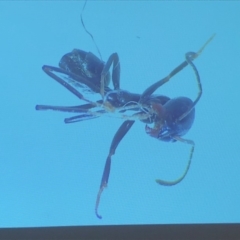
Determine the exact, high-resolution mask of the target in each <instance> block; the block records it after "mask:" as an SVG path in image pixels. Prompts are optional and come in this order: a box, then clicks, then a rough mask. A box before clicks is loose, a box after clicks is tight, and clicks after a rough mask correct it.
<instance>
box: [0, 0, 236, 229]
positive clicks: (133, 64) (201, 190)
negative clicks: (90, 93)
mask: <svg viewBox="0 0 240 240" xmlns="http://www.w3.org/2000/svg"><path fill="white" fill-rule="evenodd" d="M83 4H84V2H71V1H69V2H50V1H49V2H48V1H44V2H37V1H36V2H31V1H30V2H28V1H25V2H10V1H9V2H1V3H0V17H1V21H0V29H1V44H0V81H1V84H0V86H1V87H0V99H1V117H0V136H1V137H0V149H1V150H0V227H25V226H58V225H60V226H65V225H101V224H158V223H160V224H162V223H226V222H231V223H233V222H238V223H239V222H240V206H239V202H240V174H239V170H240V149H239V146H240V145H239V143H240V124H239V116H240V110H239V109H240V108H239V97H240V95H239V89H240V71H239V69H240V68H239V63H240V32H239V27H238V25H239V24H238V23H239V22H240V15H239V8H240V3H239V2H207V1H204V2H199V1H197V2H187V1H185V2H157V1H154V2H149V1H148V2H147V1H141V2H138V1H132V2H128V1H123V2H120V1H119V2H111V1H103V2H98V1H92V2H88V4H87V6H86V9H85V12H84V21H85V25H86V27H87V29H88V30H89V31H90V32H91V33H92V34H93V35H94V38H95V40H96V42H97V44H98V46H99V48H100V51H101V53H102V56H103V59H104V60H107V58H108V56H109V55H110V54H111V53H113V52H118V54H119V56H120V60H121V87H122V88H123V89H126V90H129V91H134V92H139V93H141V92H143V91H144V90H145V89H146V88H147V87H148V86H149V85H150V84H152V83H154V82H155V81H157V80H159V79H160V78H162V77H164V76H166V75H167V74H168V73H169V72H170V71H171V70H172V69H173V68H174V67H176V66H177V65H178V64H180V63H181V62H182V61H183V60H184V54H185V53H186V52H188V51H197V50H199V49H200V47H201V46H202V45H203V44H204V43H205V42H206V40H207V39H208V38H209V37H210V36H211V35H212V34H213V33H216V34H217V35H216V37H215V39H214V40H213V41H212V42H211V43H210V44H209V45H208V46H207V48H206V49H205V50H204V52H203V53H202V55H201V56H200V57H199V58H198V59H197V60H196V61H195V64H196V66H197V68H198V70H199V73H200V76H201V79H202V85H203V96H202V99H201V100H200V102H199V104H198V105H197V106H196V119H195V122H194V125H193V127H192V129H191V130H190V131H189V133H188V134H187V135H186V138H187V139H192V140H194V141H195V143H196V149H195V152H194V155H193V162H192V165H191V168H190V171H189V173H188V175H187V177H186V178H185V179H184V181H183V182H181V183H180V184H178V185H176V186H173V187H163V186H159V185H157V184H156V183H155V182H154V180H155V179H156V178H161V179H166V180H171V179H176V178H177V177H179V176H180V175H181V174H182V172H183V171H184V168H185V166H186V164H187V159H188V156H189V148H190V147H189V146H188V145H185V144H182V143H165V142H160V141H157V140H155V139H153V138H150V137H149V136H147V134H145V130H144V124H143V123H140V122H137V123H136V124H135V125H134V126H133V128H132V129H131V131H130V132H129V133H128V135H127V136H126V137H125V138H124V140H123V141H122V142H121V144H120V145H119V148H118V149H117V151H116V154H115V155H114V156H113V162H112V171H111V175H110V179H109V185H108V188H107V190H105V191H104V193H103V196H102V199H101V203H100V207H99V213H100V214H102V216H103V219H102V220H99V219H97V218H96V216H95V214H94V205H95V200H96V195H97V191H98V188H99V184H100V180H101V175H102V171H103V167H104V163H105V159H106V157H107V154H108V150H109V147H110V143H111V140H112V138H113V136H114V134H115V132H116V131H117V129H118V127H119V126H120V124H121V123H122V121H123V120H121V119H114V118H104V117H103V118H98V119H95V120H90V121H85V122H82V123H76V124H69V125H65V124H64V123H63V119H64V118H65V117H69V116H71V114H68V113H58V112H52V111H45V112H40V111H35V105H36V104H51V105H66V106H67V105H77V104H80V103H79V100H78V99H77V98H76V97H74V96H73V95H72V94H71V93H69V92H68V91H67V90H66V89H64V88H63V87H62V86H60V85H58V84H57V83H56V82H55V81H53V80H52V79H51V78H50V77H48V76H47V75H46V74H44V72H43V71H42V70H41V67H42V65H44V64H47V65H52V66H57V65H58V62H59V60H60V58H61V57H62V55H64V54H65V53H67V52H70V51H71V50H72V49H74V48H79V49H83V50H85V51H92V52H93V53H95V54H97V50H96V48H95V46H94V44H93V42H92V40H91V39H90V37H89V36H88V35H87V34H86V32H85V31H84V29H83V27H82V25H81V21H80V13H81V10H82V7H83ZM158 93H160V94H164V95H167V96H170V97H176V96H188V97H190V98H192V99H194V98H195V97H196V96H197V86H196V82H195V77H194V74H193V72H192V69H191V68H190V67H188V68H186V69H185V70H184V71H182V72H181V73H179V74H178V75H177V76H176V77H174V78H173V79H172V81H171V82H170V83H168V84H167V85H166V86H164V87H162V88H161V89H160V90H159V91H158Z"/></svg>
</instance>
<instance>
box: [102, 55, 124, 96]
mask: <svg viewBox="0 0 240 240" xmlns="http://www.w3.org/2000/svg"><path fill="white" fill-rule="evenodd" d="M112 64H113V68H112V82H113V86H114V90H118V89H119V88H120V62H119V57H118V54H117V53H113V54H112V55H111V56H110V57H109V58H108V60H107V62H106V64H105V66H104V68H103V70H102V73H101V87H100V94H101V95H102V98H103V97H104V87H105V86H104V85H105V81H106V79H105V78H106V76H107V75H108V71H109V69H110V67H111V65H112Z"/></svg>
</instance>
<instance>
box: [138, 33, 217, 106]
mask: <svg viewBox="0 0 240 240" xmlns="http://www.w3.org/2000/svg"><path fill="white" fill-rule="evenodd" d="M214 36H215V34H214V35H212V36H211V37H210V38H209V39H208V40H207V42H206V43H205V44H204V45H203V46H202V47H201V48H200V50H199V51H198V52H197V53H191V54H192V55H191V60H190V59H186V60H185V61H184V62H183V63H181V64H180V65H179V66H177V67H176V68H175V69H173V71H172V72H170V74H169V75H168V76H167V77H165V78H163V79H161V80H159V81H157V82H156V83H154V84H152V85H151V86H150V87H148V88H147V89H146V90H145V91H144V92H143V94H142V96H141V99H140V102H144V101H145V99H148V97H149V96H150V95H152V94H153V93H154V92H155V91H156V90H157V89H158V88H159V87H161V86H162V85H163V84H165V83H166V82H168V81H169V80H170V79H171V78H172V77H173V76H174V75H176V74H177V73H179V72H180V71H181V70H182V69H183V68H185V67H186V66H187V65H188V64H190V63H192V61H193V60H194V59H196V58H197V57H198V56H199V55H200V54H201V53H202V51H203V50H204V48H205V47H206V46H207V45H208V43H209V42H210V41H211V40H212V39H213V38H214ZM192 67H193V66H192Z"/></svg>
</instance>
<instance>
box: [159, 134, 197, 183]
mask: <svg viewBox="0 0 240 240" xmlns="http://www.w3.org/2000/svg"><path fill="white" fill-rule="evenodd" d="M173 138H174V139H175V140H177V141H179V142H183V143H187V144H190V145H192V147H191V149H190V156H189V159H188V164H187V167H186V169H185V171H184V173H183V174H182V176H181V177H179V178H178V179H176V180H174V181H165V180H161V179H156V182H157V183H158V184H160V185H163V186H173V185H176V184H178V183H179V182H181V181H182V180H183V179H184V178H185V176H186V175H187V173H188V170H189V168H190V165H191V161H192V156H193V152H194V146H195V144H194V142H193V141H192V140H188V139H183V138H181V137H179V136H176V137H173Z"/></svg>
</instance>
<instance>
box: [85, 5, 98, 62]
mask: <svg viewBox="0 0 240 240" xmlns="http://www.w3.org/2000/svg"><path fill="white" fill-rule="evenodd" d="M86 4H87V0H86V1H85V3H84V5H83V8H82V12H81V22H82V26H83V28H84V30H85V32H86V33H87V34H88V35H89V36H90V37H91V38H92V41H93V43H94V45H95V47H96V48H97V51H98V54H99V56H100V58H101V60H102V55H101V53H100V50H99V48H98V46H97V44H96V42H95V40H94V37H93V35H92V34H91V33H90V32H89V31H88V30H87V28H86V27H85V24H84V22H83V11H84V9H85V7H86Z"/></svg>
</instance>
